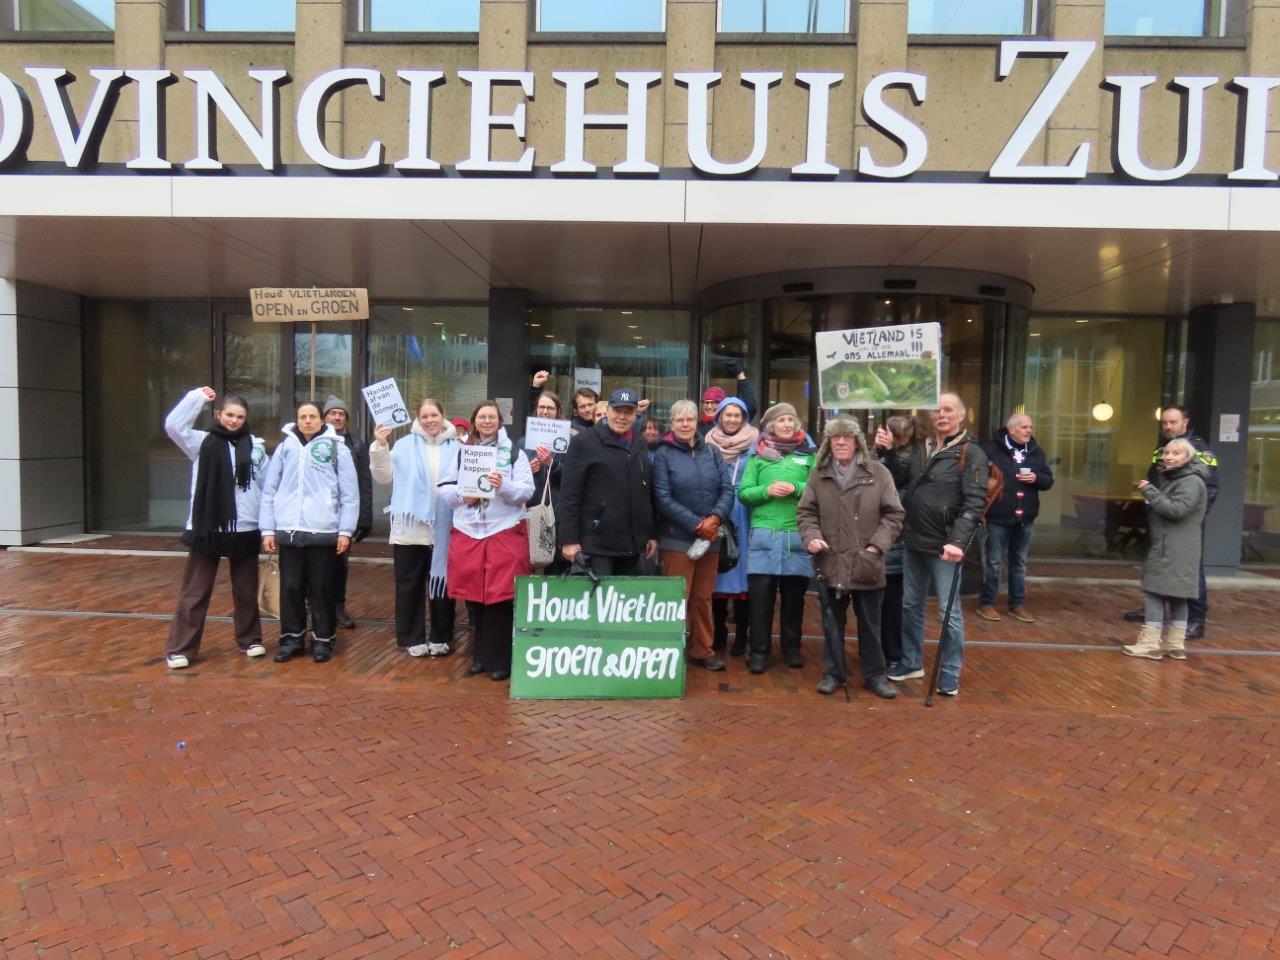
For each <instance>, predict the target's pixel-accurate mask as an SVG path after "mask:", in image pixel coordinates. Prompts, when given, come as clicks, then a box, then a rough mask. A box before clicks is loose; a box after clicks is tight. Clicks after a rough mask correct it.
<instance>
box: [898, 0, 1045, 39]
mask: <svg viewBox="0 0 1280 960" xmlns="http://www.w3.org/2000/svg"><path fill="white" fill-rule="evenodd" d="M1034 5H1035V0H907V32H908V33H926V34H927V33H934V34H940V33H959V34H1004V35H1015V36H1016V35H1018V34H1024V33H1034V32H1035V28H1036V27H1035V6H1034Z"/></svg>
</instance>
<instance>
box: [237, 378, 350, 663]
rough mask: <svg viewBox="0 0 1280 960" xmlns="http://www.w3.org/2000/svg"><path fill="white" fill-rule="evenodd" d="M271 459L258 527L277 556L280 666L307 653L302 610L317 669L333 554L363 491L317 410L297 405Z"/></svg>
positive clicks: (327, 648) (328, 633) (329, 638)
mask: <svg viewBox="0 0 1280 960" xmlns="http://www.w3.org/2000/svg"><path fill="white" fill-rule="evenodd" d="M281 432H282V433H283V434H284V439H283V440H281V441H280V445H279V446H278V447H276V452H275V455H274V456H273V457H272V458H271V469H270V470H269V471H268V472H267V481H266V483H265V484H264V485H263V489H262V509H261V511H260V514H259V518H258V526H260V527H261V528H262V545H263V546H264V547H265V548H266V550H267V552H268V553H275V552H276V551H277V550H279V552H280V652H279V653H277V654H276V656H275V661H276V663H284V662H285V661H286V660H292V659H293V658H294V657H297V656H301V655H302V654H303V653H305V652H306V630H307V604H308V602H309V603H310V605H311V646H312V654H313V658H314V659H315V661H316V663H324V662H325V661H326V660H328V659H329V658H330V657H331V656H332V655H333V634H334V630H335V627H336V616H337V611H336V608H335V600H334V595H333V569H334V564H333V553H334V551H335V550H336V551H337V552H338V554H343V553H345V552H346V551H347V548H348V547H350V546H351V535H352V534H353V533H354V532H355V528H356V521H357V519H358V518H359V513H360V488H359V481H358V480H357V479H356V468H355V464H354V463H353V462H352V460H351V451H350V450H349V449H348V448H347V445H346V444H345V443H343V442H342V438H341V437H339V436H338V434H337V433H336V432H335V431H334V429H333V427H331V426H327V425H326V424H325V422H324V416H323V414H321V412H320V407H319V406H318V405H317V404H314V403H312V402H310V401H307V402H306V403H301V404H299V405H298V417H297V421H296V422H295V423H287V424H285V425H284V427H283V428H282V431H281Z"/></svg>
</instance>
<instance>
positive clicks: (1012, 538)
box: [978, 413, 1053, 623]
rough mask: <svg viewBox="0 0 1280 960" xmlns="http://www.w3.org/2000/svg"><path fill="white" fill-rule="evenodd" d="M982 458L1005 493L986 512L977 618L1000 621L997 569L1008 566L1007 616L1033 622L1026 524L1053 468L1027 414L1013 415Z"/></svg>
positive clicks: (1050, 482) (1035, 512) (1035, 511)
mask: <svg viewBox="0 0 1280 960" xmlns="http://www.w3.org/2000/svg"><path fill="white" fill-rule="evenodd" d="M984 449H985V450H986V452H987V458H988V459H989V460H990V461H991V462H992V463H993V464H995V465H996V466H997V467H999V468H1000V472H1001V473H1003V474H1004V492H1003V493H1002V494H1001V495H1000V499H999V500H997V501H996V502H995V503H993V504H992V505H991V509H990V510H988V511H987V542H986V544H985V545H984V547H983V550H982V596H981V598H980V599H979V601H978V616H980V617H982V619H984V620H999V619H1000V614H999V613H998V612H997V611H996V607H995V603H996V594H997V593H999V592H1000V573H1001V571H1002V570H1003V569H1004V565H1005V562H1006V561H1008V564H1009V615H1010V616H1011V617H1013V619H1015V620H1020V621H1022V622H1023V623H1035V622H1036V618H1035V617H1033V616H1032V615H1031V614H1029V613H1028V612H1027V608H1026V602H1027V550H1028V549H1029V548H1030V546H1031V525H1032V524H1033V523H1034V522H1035V519H1036V517H1037V516H1039V515H1040V491H1041V490H1048V489H1049V488H1050V487H1052V486H1053V471H1052V470H1050V469H1049V462H1048V460H1046V459H1045V455H1044V451H1043V450H1041V449H1040V447H1039V445H1038V444H1037V443H1036V438H1035V437H1034V436H1032V423H1031V417H1029V416H1028V415H1027V414H1025V413H1015V414H1014V415H1013V416H1011V417H1010V418H1009V421H1008V423H1007V424H1006V425H1005V428H1004V429H1003V430H999V431H997V432H996V435H995V439H993V440H992V442H991V443H989V444H987V445H986V447H985V448H984Z"/></svg>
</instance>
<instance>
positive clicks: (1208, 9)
mask: <svg viewBox="0 0 1280 960" xmlns="http://www.w3.org/2000/svg"><path fill="white" fill-rule="evenodd" d="M1225 16H1226V3H1225V2H1224V0H1107V19H1106V32H1107V36H1109V37H1204V36H1221V34H1222V32H1223V27H1224V26H1225Z"/></svg>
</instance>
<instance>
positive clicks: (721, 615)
mask: <svg viewBox="0 0 1280 960" xmlns="http://www.w3.org/2000/svg"><path fill="white" fill-rule="evenodd" d="M750 416H751V411H750V409H749V408H748V407H747V404H746V402H745V401H743V400H740V399H738V398H737V397H725V398H724V399H723V400H721V401H720V405H719V406H717V407H716V419H715V423H714V424H713V425H712V427H711V429H710V430H709V431H707V443H709V444H711V445H712V446H713V447H715V448H716V449H717V450H719V451H720V456H721V457H722V458H723V459H724V469H725V472H726V473H728V475H729V485H730V486H731V487H732V488H733V512H732V513H731V514H730V515H729V519H730V520H731V521H732V522H733V527H734V532H735V533H736V534H737V537H738V556H739V557H741V558H742V559H740V560H739V561H738V563H737V564H736V565H735V566H734V567H733V569H732V570H726V571H725V572H724V573H722V574H720V575H719V576H718V577H716V585H715V590H714V591H713V592H712V594H711V619H712V620H713V621H714V628H715V642H714V643H713V644H712V647H713V648H714V649H715V650H716V651H722V650H724V648H725V646H726V645H727V644H728V642H729V604H730V603H732V604H733V624H734V627H735V631H734V637H733V648H732V649H731V650H730V651H729V652H730V653H732V654H733V655H734V656H735V657H740V656H742V655H743V654H744V653H746V652H747V645H748V641H749V638H750V634H751V612H750V611H751V608H750V606H749V605H748V602H747V562H746V556H747V544H748V541H749V539H750V535H751V508H750V507H748V506H747V505H746V504H745V503H743V502H742V501H741V500H739V499H738V487H739V485H740V484H741V483H742V474H743V471H744V469H745V468H746V466H747V458H748V457H749V456H750V454H751V450H752V448H753V447H754V446H755V445H756V441H757V440H759V439H760V431H759V430H757V429H756V428H755V427H753V426H751V424H749V423H747V420H748V419H749V418H750Z"/></svg>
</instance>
